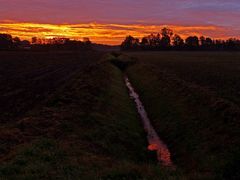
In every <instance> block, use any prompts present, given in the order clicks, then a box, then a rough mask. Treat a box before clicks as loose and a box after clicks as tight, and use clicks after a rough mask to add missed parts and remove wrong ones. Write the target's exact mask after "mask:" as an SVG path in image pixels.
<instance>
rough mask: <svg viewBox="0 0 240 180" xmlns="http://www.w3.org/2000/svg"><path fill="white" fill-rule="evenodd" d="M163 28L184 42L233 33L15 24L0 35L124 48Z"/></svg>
mask: <svg viewBox="0 0 240 180" xmlns="http://www.w3.org/2000/svg"><path fill="white" fill-rule="evenodd" d="M163 27H169V28H171V29H173V30H174V32H175V33H176V34H179V35H181V36H182V37H183V38H186V36H189V35H197V36H200V35H204V36H210V37H212V38H215V39H218V38H221V39H226V38H229V37H230V36H228V34H229V32H228V31H231V30H230V29H229V30H228V29H226V28H223V27H219V26H180V25H148V24H144V23H142V24H110V23H109V24H107V23H82V24H79V23H78V24H40V23H21V22H13V21H2V22H0V33H9V34H11V35H13V36H14V37H15V36H18V37H20V38H21V39H28V40H30V39H31V38H32V37H34V36H37V37H40V38H53V37H68V38H71V39H80V40H81V39H82V38H84V37H89V38H90V39H91V41H93V42H96V43H102V44H111V45H117V44H120V43H121V42H122V41H123V39H124V38H125V37H126V36H127V35H132V36H134V37H139V38H141V37H143V36H146V35H149V34H151V33H158V32H160V30H161V29H162V28H163Z"/></svg>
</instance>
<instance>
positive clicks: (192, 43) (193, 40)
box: [186, 36, 199, 50]
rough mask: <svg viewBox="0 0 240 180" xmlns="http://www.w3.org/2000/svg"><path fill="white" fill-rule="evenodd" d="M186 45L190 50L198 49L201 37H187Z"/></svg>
mask: <svg viewBox="0 0 240 180" xmlns="http://www.w3.org/2000/svg"><path fill="white" fill-rule="evenodd" d="M186 46H187V47H188V48H189V49H190V50H198V48H199V39H198V37H197V36H189V37H188V38H187V39H186Z"/></svg>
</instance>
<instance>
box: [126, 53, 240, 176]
mask: <svg viewBox="0 0 240 180" xmlns="http://www.w3.org/2000/svg"><path fill="white" fill-rule="evenodd" d="M128 55H130V56H133V57H135V58H136V59H138V60H137V63H136V64H135V65H134V66H131V67H130V68H128V70H127V72H128V74H129V76H130V79H131V80H132V81H133V84H134V85H135V86H136V89H137V90H138V91H139V93H140V96H141V97H142V100H143V102H144V104H145V106H146V109H147V111H148V112H149V114H150V118H151V120H152V122H153V124H154V125H155V128H156V129H157V131H158V133H159V134H160V135H161V137H162V138H163V139H164V140H165V141H166V142H167V144H168V145H169V148H170V150H171V152H172V154H173V156H174V161H175V162H176V164H177V165H178V166H180V167H182V168H183V170H184V171H185V172H186V173H189V174H190V177H193V178H196V177H199V178H200V179H201V178H203V179H204V178H209V179H214V178H216V179H221V178H225V179H236V178H238V177H239V171H238V168H239V165H240V140H239V135H240V126H239V120H240V109H239V92H240V83H239V81H238V80H239V78H240V73H239V72H240V69H239V65H240V53H236V52H235V53H231V52H217V53H215V52H139V53H129V54H128Z"/></svg>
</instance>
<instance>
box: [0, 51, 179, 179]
mask: <svg viewBox="0 0 240 180" xmlns="http://www.w3.org/2000/svg"><path fill="white" fill-rule="evenodd" d="M7 53H9V54H8V55H7ZM7 53H5V54H4V55H5V63H11V65H9V67H12V70H11V71H10V70H9V72H5V73H8V74H9V75H12V76H13V75H14V74H15V77H13V78H12V84H10V83H9V85H8V84H7V86H6V88H9V89H10V88H12V89H14V87H15V88H17V87H18V88H19V89H20V87H25V84H27V85H28V86H27V87H29V89H24V91H17V92H19V93H22V94H19V96H15V97H14V99H15V100H16V102H18V101H19V104H20V105H22V104H23V103H22V101H23V102H24V103H26V104H23V105H24V106H23V107H25V108H22V109H21V111H15V109H12V108H10V105H12V106H13V107H14V105H15V103H12V102H11V101H10V100H8V101H6V102H9V108H7V107H8V106H6V107H4V106H3V108H6V109H5V112H8V113H7V114H12V113H13V115H12V116H11V117H10V116H6V115H5V117H8V119H5V118H3V116H1V117H2V118H3V119H5V120H4V121H2V122H1V129H0V130H1V131H0V143H1V148H0V153H1V154H0V160H1V165H0V178H1V179H56V178H57V179H124V178H128V179H141V178H147V177H148V178H156V177H164V178H166V179H168V178H171V177H180V176H181V175H180V173H179V172H177V171H171V170H168V169H165V168H164V167H161V166H158V165H157V161H156V158H155V156H154V153H151V152H148V151H147V142H146V137H145V133H144V130H143V128H142V126H141V123H140V121H139V119H138V115H137V113H136V110H135V107H134V104H133V102H132V101H131V100H130V98H129V97H128V91H127V88H126V87H125V84H124V81H123V76H122V72H121V71H120V70H119V69H118V68H116V67H115V66H113V65H112V64H111V63H110V62H109V61H106V60H104V59H106V58H105V57H102V56H103V55H102V54H101V53H98V52H85V53H81V52H79V53H76V52H70V53H69V52H65V53H63V54H62V53H60V54H58V53H59V52H58V53H57V54H55V53H56V52H55V53H53V52H52V53H53V54H49V52H48V53H46V54H45V53H43V52H41V53H39V52H38V53H36V54H35V53H30V54H25V53H23V52H21V53H23V54H21V53H20V52H18V54H17V55H19V57H18V56H17V55H16V54H11V53H13V52H7ZM42 53H43V54H42ZM20 55H21V56H20ZM36 55H37V57H36ZM12 56H14V58H13V57H12ZM7 57H11V58H9V59H8V58H7ZM21 57H26V58H25V59H22V58H21ZM2 63H3V61H2ZM41 67H42V68H41ZM43 67H45V68H43ZM51 68H52V69H51ZM54 68H56V69H54ZM15 69H16V70H15ZM39 69H40V70H41V72H42V73H39ZM49 69H50V70H51V71H50V70H49ZM3 70H6V71H7V69H6V68H3ZM47 70H49V73H50V74H48V71H47ZM58 70H59V71H58ZM10 72H11V73H10ZM13 72H14V74H13ZM21 72H22V73H24V74H25V72H28V73H27V74H28V75H29V76H26V75H25V76H24V77H23V78H22V81H20V80H21V78H20V80H18V81H15V82H14V80H13V79H14V78H16V79H17V78H18V76H21ZM44 72H45V73H44ZM51 72H52V73H51ZM30 73H32V75H31V74H30ZM34 75H35V76H34ZM5 76H6V77H3V78H2V79H4V78H7V75H5ZM25 77H29V79H28V78H25ZM35 81H37V83H36V82H35ZM10 85H12V87H11V86H10ZM14 85H15V86H14ZM37 85H39V86H37ZM40 88H41V89H40ZM6 93H7V92H6ZM36 93H39V97H40V99H37V100H38V101H37V102H36V101H34V96H33V95H34V94H36ZM12 94H13V95H14V93H12ZM16 94H17V93H16ZM24 94H26V96H24ZM28 95H29V96H28ZM30 95H32V96H30ZM9 96H10V95H9ZM10 99H11V98H10ZM19 99H20V100H21V101H20V100H19ZM16 107H18V106H16ZM20 112H21V113H20Z"/></svg>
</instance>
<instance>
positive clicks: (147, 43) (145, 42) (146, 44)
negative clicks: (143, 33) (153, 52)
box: [140, 37, 149, 50]
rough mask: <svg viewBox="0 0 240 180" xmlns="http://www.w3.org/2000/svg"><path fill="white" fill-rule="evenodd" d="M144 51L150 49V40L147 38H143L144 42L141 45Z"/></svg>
mask: <svg viewBox="0 0 240 180" xmlns="http://www.w3.org/2000/svg"><path fill="white" fill-rule="evenodd" d="M140 45H141V48H142V49H145V50H146V49H148V48H149V40H148V38H147V37H143V38H142V41H141V43H140Z"/></svg>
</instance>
